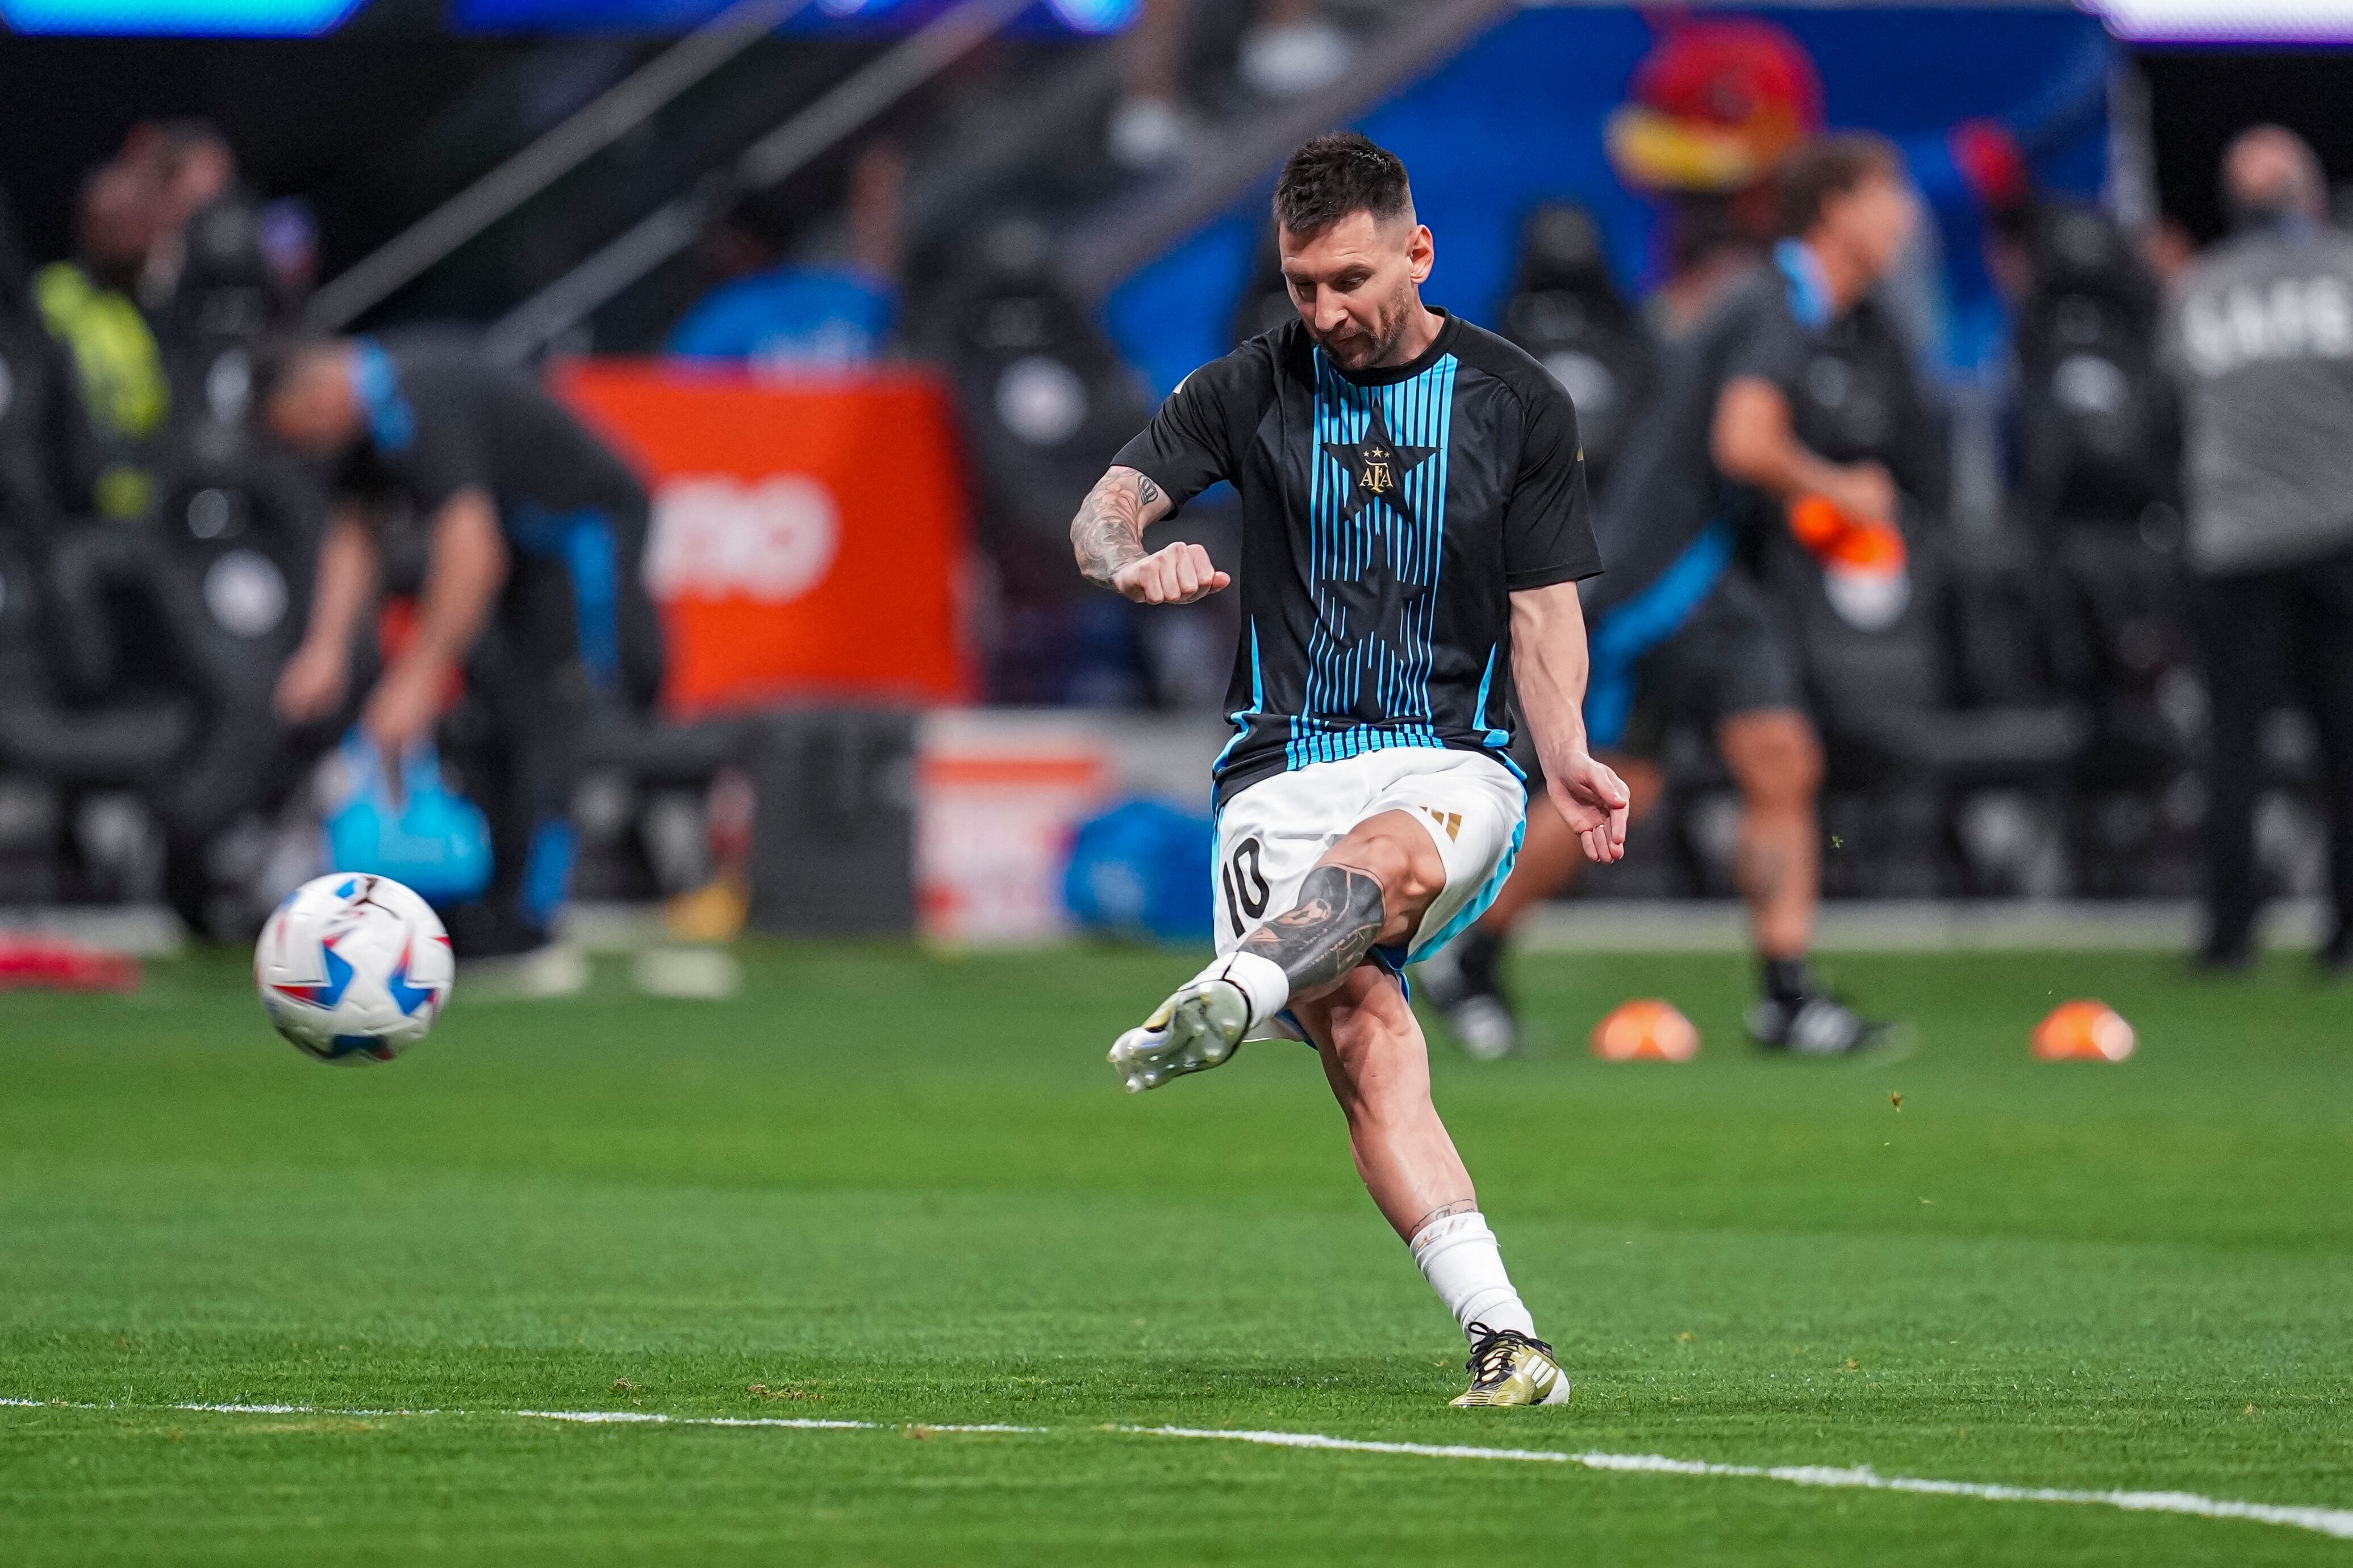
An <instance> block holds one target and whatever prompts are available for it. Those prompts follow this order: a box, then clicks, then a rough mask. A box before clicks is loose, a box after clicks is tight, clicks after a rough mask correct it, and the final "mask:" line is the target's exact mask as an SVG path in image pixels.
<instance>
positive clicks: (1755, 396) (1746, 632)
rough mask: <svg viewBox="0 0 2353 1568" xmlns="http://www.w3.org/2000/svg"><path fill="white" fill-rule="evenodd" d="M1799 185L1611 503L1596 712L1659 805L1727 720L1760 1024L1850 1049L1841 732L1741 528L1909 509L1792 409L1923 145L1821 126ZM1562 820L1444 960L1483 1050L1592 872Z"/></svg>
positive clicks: (1726, 295) (1633, 450) (1896, 240)
mask: <svg viewBox="0 0 2353 1568" xmlns="http://www.w3.org/2000/svg"><path fill="white" fill-rule="evenodd" d="M1778 185H1779V206H1780V215H1781V220H1780V221H1781V227H1782V229H1783V231H1784V233H1785V234H1786V235H1788V238H1786V239H1784V240H1783V241H1782V242H1781V243H1780V244H1779V245H1778V247H1775V250H1774V253H1773V261H1772V263H1771V264H1770V265H1756V266H1751V267H1749V268H1746V269H1744V270H1743V271H1741V272H1740V273H1738V274H1737V275H1736V277H1734V278H1733V279H1732V280H1731V281H1730V282H1729V283H1728V284H1726V285H1725V287H1724V288H1723V289H1722V290H1721V292H1720V294H1719V296H1718V297H1717V299H1716V300H1715V303H1714V304H1713V306H1711V307H1710V308H1709V309H1708V310H1706V311H1705V312H1704V314H1703V315H1702V316H1701V318H1700V319H1699V321H1698V322H1697V324H1696V325H1694V326H1693V327H1692V328H1691V330H1690V331H1688V332H1686V333H1685V334H1684V335H1683V337H1682V338H1680V339H1679V340H1677V341H1676V342H1674V343H1673V344H1672V347H1671V348H1670V350H1669V352H1668V354H1667V357H1666V360H1665V362H1664V363H1663V364H1662V368H1661V372H1660V383H1659V387H1658V390H1657V392H1656V393H1655V394H1654V395H1653V396H1652V398H1651V403H1650V404H1649V405H1648V406H1647V407H1646V408H1645V410H1644V411H1643V412H1642V414H1641V415H1640V416H1638V418H1637V421H1636V426H1635V429H1634V431H1633V434H1632V436H1631V437H1630V439H1629V442H1628V445H1627V448H1626V451H1625V453H1624V455H1623V456H1622V457H1621V458H1620V459H1619V466H1618V468H1617V471H1616V473H1615V476H1614V477H1613V479H1611V482H1610V485H1609V489H1608V490H1607V491H1605V492H1604V494H1603V495H1602V497H1601V499H1600V502H1599V506H1598V508H1597V509H1596V515H1597V523H1596V531H1597V533H1598V534H1599V538H1600V541H1601V550H1602V560H1603V562H1604V563H1605V564H1606V565H1607V567H1608V572H1607V574H1606V575H1605V576H1603V577H1601V578H1598V579H1596V580H1595V587H1596V588H1597V589H1598V591H1597V592H1594V593H1592V594H1591V595H1590V597H1589V603H1588V605H1587V610H1588V614H1589V615H1590V616H1592V621H1593V636H1592V646H1593V679H1592V682H1591V684H1590V686H1589V688H1588V695H1587V698H1586V726H1587V730H1588V732H1589V733H1590V735H1591V736H1592V741H1593V745H1594V748H1595V749H1596V751H1597V752H1601V753H1602V754H1604V755H1605V756H1609V757H1611V758H1612V759H1613V765H1614V766H1616V767H1617V768H1618V769H1619V771H1620V773H1621V774H1622V775H1623V776H1624V778H1625V779H1626V781H1627V784H1628V785H1629V787H1630V789H1631V790H1632V791H1633V802H1634V811H1635V815H1636V816H1637V817H1638V818H1639V817H1640V816H1641V815H1642V814H1643V813H1644V812H1646V811H1647V810H1648V809H1649V808H1650V806H1651V805H1653V804H1655V803H1656V801H1657V800H1658V798H1659V795H1660V794H1661V792H1662V789H1663V787H1664V778H1663V775H1662V773H1661V772H1660V769H1659V766H1658V763H1657V762H1656V760H1655V756H1654V752H1655V749H1656V748H1657V746H1658V744H1659V743H1660V742H1661V741H1662V739H1663V738H1664V731H1665V730H1666V729H1667V728H1668V727H1669V726H1670V725H1671V724H1672V723H1673V722H1676V721H1697V722H1699V723H1701V724H1704V726H1705V727H1706V728H1707V729H1708V730H1709V731H1711V732H1712V733H1713V735H1714V737H1715V742H1716V746H1717V749H1718V751H1719V752H1720V753H1721V754H1722V756H1723V758H1724V763H1725V767H1726V769H1727V770H1729V771H1730V773H1731V774H1732V777H1733V782H1734V783H1735V784H1736V785H1737V786H1738V788H1739V791H1740V795H1741V805H1742V814H1741V824H1740V849H1739V855H1738V860H1737V874H1738V877H1739V880H1740V884H1741V890H1742V892H1743V894H1744V895H1745V897H1746V900H1747V902H1748V911H1749V923H1750V929H1751V931H1752V933H1753V937H1754V940H1755V942H1756V945H1757V956H1758V958H1759V960H1760V963H1761V969H1762V973H1761V976H1760V980H1761V989H1762V991H1763V995H1762V997H1761V998H1760V999H1759V1001H1758V1002H1757V1006H1756V1007H1755V1008H1754V1009H1753V1010H1752V1011H1751V1013H1750V1015H1749V1018H1748V1027H1749V1033H1750V1034H1751V1036H1752V1037H1754V1038H1755V1039H1756V1040H1757V1043H1758V1044H1759V1045H1761V1046H1765V1047H1770V1048H1775V1049H1788V1050H1791V1051H1795V1052H1798V1053H1799V1054H1802V1055H1810V1056H1834V1055H1841V1054H1844V1053H1846V1052H1850V1051H1853V1050H1856V1049H1859V1048H1862V1047H1866V1046H1869V1045H1871V1044H1873V1042H1874V1041H1875V1040H1877V1039H1879V1038H1880V1037H1882V1035H1883V1030H1882V1028H1881V1026H1877V1025H1874V1024H1873V1023H1871V1022H1870V1021H1869V1020H1867V1019H1865V1018H1864V1017H1863V1016H1862V1015H1861V1014H1859V1013H1857V1012H1856V1011H1855V1010H1854V1009H1853V1008H1852V1007H1850V1006H1848V1005H1846V1004H1845V1003H1843V1002H1841V1001H1839V1000H1838V999H1836V998H1835V997H1832V996H1831V995H1829V994H1825V993H1824V992H1823V991H1822V989H1821V988H1820V985H1819V984H1817V983H1816V981H1815V979H1814V976H1813V973H1812V971H1811V969H1810V965H1809V963H1808V962H1807V955H1808V951H1809V949H1810V947H1811V946H1812V943H1813V934H1814V916H1815V912H1816V909H1817V907H1818V905H1819V903H1820V890H1821V864H1820V859H1821V849H1820V834H1821V828H1820V820H1819V816H1818V812H1817V807H1816V803H1817V797H1818V796H1819V795H1820V789H1821V783H1822V750H1821V742H1820V739H1819V738H1818V737H1817V735H1816V734H1815V731H1814V726H1813V722H1812V721H1811V720H1810V718H1809V717H1808V714H1807V711H1806V705H1805V696H1804V692H1803V689H1802V686H1801V683H1800V680H1799V668H1798V658H1797V655H1796V653H1795V651H1794V650H1793V648H1792V647H1791V646H1790V638H1789V635H1788V631H1787V629H1786V627H1785V626H1784V625H1783V624H1782V616H1783V615H1784V614H1785V612H1783V611H1782V610H1781V609H1780V608H1779V606H1778V605H1777V604H1776V603H1775V602H1774V601H1773V600H1772V599H1771V598H1770V596H1769V595H1767V593H1766V592H1765V590H1764V589H1763V587H1762V586H1761V585H1760V584H1757V582H1756V580H1755V579H1754V578H1753V577H1751V576H1750V575H1749V574H1748V572H1747V570H1746V568H1745V567H1744V566H1742V565H1741V564H1740V563H1739V562H1738V561H1737V560H1736V538H1737V534H1738V531H1739V529H1740V527H1741V525H1742V524H1743V522H1744V521H1745V520H1746V519H1747V518H1748V517H1749V516H1751V515H1752V514H1753V513H1755V512H1756V511H1757V510H1758V509H1759V508H1760V507H1762V508H1763V509H1764V510H1766V511H1767V512H1768V513H1769V514H1771V515H1774V516H1776V517H1778V514H1779V511H1780V509H1781V508H1782V507H1784V506H1787V505H1788V504H1789V503H1792V502H1795V501H1797V500H1799V499H1800V498H1802V497H1808V496H1820V497H1823V498H1826V499H1828V500H1830V501H1831V502H1832V503H1833V504H1834V505H1835V506H1836V507H1837V509H1838V510H1840V511H1841V513H1843V514H1845V515H1846V516H1847V517H1848V518H1850V519H1852V520H1853V521H1855V522H1858V523H1862V524H1865V525H1877V526H1882V527H1885V526H1889V525H1892V524H1893V523H1894V519H1895V512H1896V506H1897V496H1896V488H1895V483H1894V479H1892V478H1891V477H1890V475H1889V474H1888V472H1887V470H1886V469H1885V468H1883V467H1881V466H1880V465H1879V464H1877V463H1871V462H1864V463H1855V464H1852V465H1840V464H1833V463H1831V462H1827V461H1825V460H1824V459H1823V458H1820V456H1818V455H1817V454H1815V453H1813V452H1811V451H1809V450H1808V449H1807V448H1806V447H1804V446H1803V445H1802V444H1801V443H1800V442H1799V440H1798V438H1797V437H1796V435H1795V433H1794V432H1793V429H1792V414H1791V409H1792V405H1793V401H1794V399H1795V398H1796V396H1797V395H1798V389H1799V378H1800V377H1802V376H1803V375H1804V374H1805V372H1806V367H1807V364H1808V362H1809V360H1810V357H1811V352H1812V349H1813V347H1814V345H1815V344H1816V343H1817V342H1820V335H1821V334H1822V332H1823V331H1825V330H1826V329H1828V328H1830V327H1831V325H1832V324H1833V323H1835V322H1836V321H1839V320H1840V319H1841V318H1842V317H1844V316H1845V315H1846V313H1847V312H1849V311H1850V310H1853V309H1854V307H1855V306H1856V305H1857V304H1858V303H1860V302H1861V301H1862V299H1863V298H1864V296H1865V295H1866V294H1868V293H1869V292H1870V291H1871V289H1873V287H1874V286H1876V285H1877V284H1878V283H1879V282H1880V281H1881V280H1882V279H1884V278H1885V277H1886V276H1887V274H1888V272H1889V271H1890V270H1891V269H1892V268H1894V266H1895V265H1896V263H1897V261H1898V260H1899V259H1900V258H1901V257H1902V254H1903V251H1904V247H1905V244H1906V243H1907V242H1908V241H1909V239H1910V237H1911V232H1912V229H1913V226H1915V224H1916V223H1917V221H1918V216H1919V208H1918V204H1917V201H1916V199H1915V196H1914V195H1913V194H1912V191H1911V187H1910V185H1909V184H1907V183H1906V181H1905V169H1904V164H1903V157H1902V154H1901V153H1899V152H1897V150H1896V149H1895V148H1894V146H1893V145H1892V144H1890V143H1889V142H1885V141H1884V140H1883V139H1881V138H1879V137H1876V136H1870V135H1841V136H1831V137H1822V138H1817V139H1816V140H1814V141H1811V142H1807V143H1804V144H1803V145H1801V146H1800V147H1799V149H1798V150H1797V151H1796V152H1795V153H1791V154H1790V155H1789V157H1788V160H1787V161H1786V162H1785V163H1784V164H1783V166H1782V168H1781V171H1780V174H1779V178H1778ZM1531 815H1533V813H1532V814H1531ZM1528 837H1529V842H1530V845H1531V846H1532V847H1535V846H1538V845H1539V844H1540V843H1541V846H1542V847H1541V849H1540V853H1541V854H1542V855H1543V858H1541V859H1535V860H1533V861H1532V862H1531V861H1529V859H1528V858H1527V857H1526V855H1525V851H1524V856H1523V858H1524V864H1527V865H1532V868H1534V869H1535V872H1536V873H1537V874H1536V875H1535V876H1528V875H1527V873H1526V871H1525V869H1524V870H1522V871H1520V872H1516V873H1515V874H1514V876H1513V878H1512V879H1511V881H1510V882H1508V883H1506V884H1505V885H1504V891H1503V895H1502V896H1501V897H1500V898H1498V899H1497V900H1495V903H1494V905H1493V907H1491V908H1490V909H1489V910H1488V911H1487V912H1486V915H1485V916H1484V917H1483V918H1482V921H1480V923H1479V924H1478V925H1477V926H1475V927H1474V928H1472V931H1470V932H1469V933H1467V935H1466V937H1465V939H1464V942H1463V944H1462V946H1461V950H1460V951H1458V952H1454V953H1453V955H1452V962H1451V963H1442V964H1440V965H1437V966H1434V970H1435V972H1434V973H1433V972H1432V969H1425V971H1424V978H1425V980H1427V981H1430V983H1431V984H1430V993H1431V996H1432V999H1433V1000H1434V1001H1436V1002H1437V1003H1438V1004H1439V1005H1440V1007H1441V1008H1442V1009H1443V1010H1444V1011H1445V1012H1446V1014H1447V1017H1448V1020H1449V1022H1450V1024H1451V1026H1452V1027H1453V1028H1454V1030H1455V1032H1456V1035H1457V1037H1458V1038H1459V1039H1461V1042H1462V1044H1463V1046H1464V1047H1465V1048H1466V1049H1468V1050H1470V1051H1471V1053H1472V1055H1474V1056H1482V1057H1489V1056H1499V1055H1502V1054H1504V1053H1505V1052H1506V1051H1509V1050H1511V1049H1512V1048H1514V1046H1515V1045H1516V1043H1517V1038H1518V1029H1517V1025H1516V1022H1515V1021H1514V1017H1513V1015H1512V1012H1511V1008H1510V1005H1509V1001H1508V999H1507V998H1506V996H1505V994H1504V991H1503V987H1502V984H1501V972H1502V960H1503V954H1504V944H1505V940H1506V938H1507V937H1508V934H1509V932H1510V931H1511V929H1512V927H1513V926H1514V924H1515V923H1516V921H1518V920H1519V918H1520V917H1521V916H1522V915H1523V914H1525V911H1526V910H1527V908H1528V907H1529V905H1530V904H1531V903H1533V902H1534V901H1535V900H1538V899H1541V898H1545V897H1547V896H1549V895H1550V894H1552V893H1553V892H1555V891H1556V890H1557V889H1559V888H1560V887H1562V886H1563V885H1565V884H1566V883H1567V881H1569V880H1570V879H1572V878H1573V877H1574V876H1575V875H1576V872H1577V864H1578V862H1577V858H1576V857H1575V855H1574V854H1573V853H1572V854H1567V855H1563V854H1561V853H1559V851H1558V846H1557V841H1558V840H1559V839H1560V838H1561V837H1564V835H1562V834H1561V833H1560V832H1559V831H1558V830H1557V829H1555V828H1553V827H1552V826H1550V825H1547V826H1546V828H1544V829H1537V828H1536V827H1535V825H1534V824H1533V823H1532V824H1531V829H1530V832H1529V835H1528ZM1571 842H1572V844H1573V843H1574V839H1573V837H1571Z"/></svg>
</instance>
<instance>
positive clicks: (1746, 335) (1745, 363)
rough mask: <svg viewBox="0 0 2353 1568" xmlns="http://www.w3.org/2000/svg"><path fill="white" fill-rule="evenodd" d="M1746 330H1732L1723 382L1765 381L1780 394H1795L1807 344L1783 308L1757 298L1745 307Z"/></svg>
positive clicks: (1809, 342)
mask: <svg viewBox="0 0 2353 1568" xmlns="http://www.w3.org/2000/svg"><path fill="white" fill-rule="evenodd" d="M1747 315H1748V321H1747V322H1746V330H1745V331H1744V330H1736V331H1735V333H1734V336H1733V339H1732V343H1731V353H1730V356H1729V357H1728V358H1727V359H1726V360H1725V367H1724V380H1725V383H1727V384H1728V383H1731V382H1735V381H1747V380H1754V381H1769V382H1771V383H1772V384H1774V385H1775V386H1778V387H1779V388H1780V389H1781V390H1782V391H1783V392H1784V393H1787V394H1788V395H1792V396H1794V395H1796V394H1797V391H1798V384H1799V379H1800V378H1801V377H1802V376H1804V374H1805V373H1806V361H1807V359H1808V357H1809V354H1810V349H1811V346H1812V345H1811V341H1810V338H1809V337H1808V335H1807V332H1806V330H1805V329H1804V328H1803V327H1800V326H1799V324H1798V322H1797V319H1796V318H1795V317H1793V316H1791V315H1790V314H1789V311H1788V307H1787V306H1785V305H1782V304H1781V303H1780V302H1779V301H1778V300H1774V299H1772V298H1770V297H1768V296H1764V295H1759V296H1758V297H1757V298H1756V299H1755V300H1753V301H1752V302H1751V303H1750V304H1749V306H1748V308H1747Z"/></svg>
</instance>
